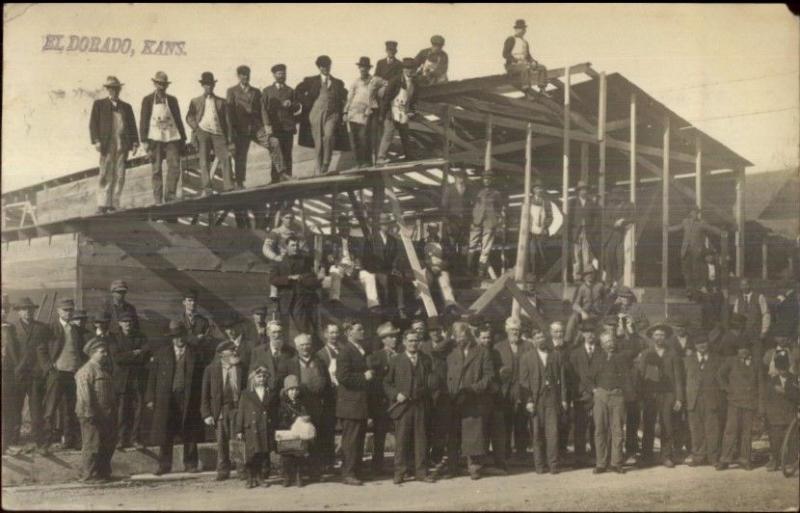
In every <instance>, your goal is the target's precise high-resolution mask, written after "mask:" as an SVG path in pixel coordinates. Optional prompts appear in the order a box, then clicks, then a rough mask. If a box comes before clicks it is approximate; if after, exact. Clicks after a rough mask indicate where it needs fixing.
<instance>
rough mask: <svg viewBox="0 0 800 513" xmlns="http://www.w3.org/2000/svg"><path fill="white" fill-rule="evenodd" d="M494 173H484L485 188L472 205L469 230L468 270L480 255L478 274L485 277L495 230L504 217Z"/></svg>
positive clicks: (487, 171) (500, 195)
mask: <svg viewBox="0 0 800 513" xmlns="http://www.w3.org/2000/svg"><path fill="white" fill-rule="evenodd" d="M494 178H495V176H494V173H493V172H492V170H490V169H487V170H486V171H484V173H483V188H482V189H481V190H480V191H478V194H477V195H476V196H475V198H474V200H473V201H474V205H473V207H472V226H471V227H470V230H469V254H468V255H467V270H468V272H471V270H472V266H473V265H474V263H475V256H476V255H480V256H479V257H478V265H479V269H478V275H479V276H481V277H483V276H485V275H486V273H487V271H488V269H489V254H490V253H491V251H492V246H494V231H495V229H496V228H497V227H498V226H499V225H500V223H501V221H502V218H503V205H504V203H505V202H504V201H503V195H502V194H501V193H500V191H498V190H497V189H496V188H495V186H494Z"/></svg>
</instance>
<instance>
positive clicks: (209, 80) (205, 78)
mask: <svg viewBox="0 0 800 513" xmlns="http://www.w3.org/2000/svg"><path fill="white" fill-rule="evenodd" d="M200 83H201V84H203V85H205V84H216V83H217V80H216V79H215V78H214V74H213V73H211V72H210V71H204V72H203V74H202V75H200Z"/></svg>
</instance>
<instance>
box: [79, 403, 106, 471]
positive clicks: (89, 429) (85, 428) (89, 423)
mask: <svg viewBox="0 0 800 513" xmlns="http://www.w3.org/2000/svg"><path fill="white" fill-rule="evenodd" d="M80 426H81V439H82V444H81V460H82V467H83V478H84V479H95V478H98V477H100V470H101V468H100V467H101V465H100V464H99V461H98V453H99V452H100V443H101V442H100V431H99V430H98V428H97V425H96V424H95V422H94V420H93V419H89V418H84V419H81V420H80Z"/></svg>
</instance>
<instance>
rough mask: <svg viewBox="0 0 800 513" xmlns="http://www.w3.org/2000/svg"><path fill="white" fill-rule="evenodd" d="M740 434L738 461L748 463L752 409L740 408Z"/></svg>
mask: <svg viewBox="0 0 800 513" xmlns="http://www.w3.org/2000/svg"><path fill="white" fill-rule="evenodd" d="M739 411H740V412H741V413H740V415H741V428H740V429H741V434H740V435H739V461H740V462H742V463H748V464H749V463H750V461H752V460H751V454H752V451H753V445H752V441H753V417H754V412H753V410H745V409H740V410H739Z"/></svg>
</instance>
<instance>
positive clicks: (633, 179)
mask: <svg viewBox="0 0 800 513" xmlns="http://www.w3.org/2000/svg"><path fill="white" fill-rule="evenodd" d="M636 123H637V120H636V93H631V97H630V127H631V129H630V141H629V143H628V144H629V149H628V153H629V155H630V160H629V162H630V168H629V170H630V178H629V179H630V201H631V203H632V204H633V205H634V208H636V193H637V189H638V186H639V182H638V177H637V176H636ZM635 234H636V221H634V222H633V223H632V224H631V226H630V227H629V228H628V232H627V234H626V237H625V271H624V283H625V285H626V286H628V287H635V286H636V235H635Z"/></svg>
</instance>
